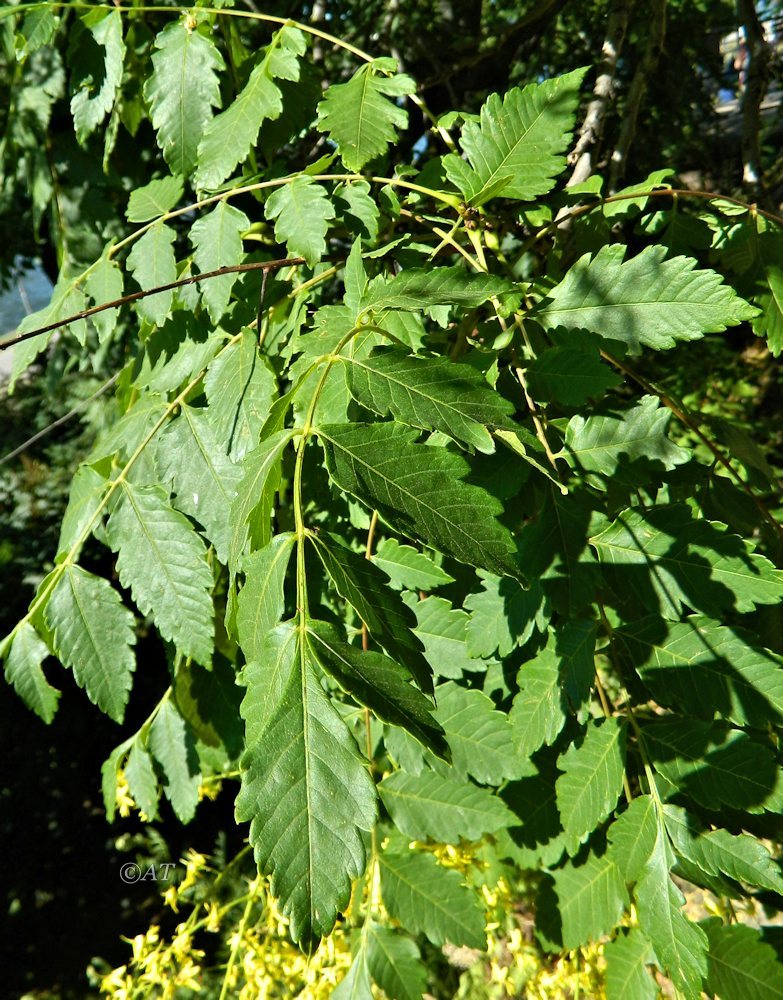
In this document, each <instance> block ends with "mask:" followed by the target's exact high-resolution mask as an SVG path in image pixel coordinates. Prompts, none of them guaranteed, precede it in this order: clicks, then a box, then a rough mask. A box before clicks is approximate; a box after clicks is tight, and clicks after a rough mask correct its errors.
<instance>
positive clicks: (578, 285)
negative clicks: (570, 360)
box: [531, 244, 756, 354]
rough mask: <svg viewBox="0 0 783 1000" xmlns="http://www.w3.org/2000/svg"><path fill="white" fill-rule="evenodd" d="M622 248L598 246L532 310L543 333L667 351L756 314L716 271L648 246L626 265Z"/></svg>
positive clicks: (634, 351)
mask: <svg viewBox="0 0 783 1000" xmlns="http://www.w3.org/2000/svg"><path fill="white" fill-rule="evenodd" d="M625 251H626V247H624V246H621V245H619V244H618V245H612V246H605V247H602V248H601V249H600V250H599V251H598V253H597V254H596V255H595V257H593V258H592V259H591V258H590V255H589V254H585V255H584V256H583V257H580V258H579V260H578V261H577V262H576V264H574V266H573V267H572V268H571V270H570V271H569V272H568V274H566V276H565V278H563V280H562V281H561V282H560V284H559V285H556V286H555V287H554V288H553V289H552V290H551V291H550V292H549V293H548V295H547V298H546V300H545V301H544V302H543V303H541V304H540V305H539V306H538V307H537V308H536V309H534V310H533V312H532V313H531V316H534V317H535V319H536V320H537V321H538V322H539V323H540V324H541V325H542V326H543V327H544V329H546V330H552V329H554V328H555V327H559V326H562V327H565V328H566V329H570V330H589V331H590V332H591V333H597V334H598V335H599V336H601V337H605V338H607V339H609V340H619V341H622V342H623V343H624V344H627V345H628V349H629V351H630V352H631V353H632V354H638V353H639V352H640V351H641V349H642V347H652V348H653V349H654V350H658V351H662V350H667V349H668V348H670V347H674V345H675V344H676V343H677V342H678V341H681V340H699V339H700V338H701V337H702V336H704V334H705V333H720V332H722V331H723V330H725V329H726V328H727V327H729V326H736V325H737V324H738V323H742V322H743V321H744V320H748V319H752V318H753V317H754V316H755V315H756V310H755V309H754V308H753V307H752V306H749V305H748V303H747V302H745V301H744V300H743V299H741V298H740V297H739V296H738V295H737V294H736V292H735V291H734V290H733V289H732V288H731V287H730V286H728V285H724V284H723V281H722V279H721V276H720V275H719V274H716V272H715V271H710V270H707V269H706V268H700V269H698V270H696V261H695V260H693V259H691V258H690V257H671V258H668V259H667V251H666V248H665V247H660V246H652V247H646V248H645V249H644V250H642V252H641V253H640V254H638V255H637V256H636V257H633V258H632V259H631V260H628V261H625V262H624V257H625Z"/></svg>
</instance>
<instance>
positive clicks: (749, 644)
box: [613, 616, 783, 729]
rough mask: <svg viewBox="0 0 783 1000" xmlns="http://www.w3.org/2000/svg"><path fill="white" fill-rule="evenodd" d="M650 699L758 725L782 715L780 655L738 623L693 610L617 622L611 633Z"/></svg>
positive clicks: (705, 716) (702, 715) (782, 663)
mask: <svg viewBox="0 0 783 1000" xmlns="http://www.w3.org/2000/svg"><path fill="white" fill-rule="evenodd" d="M613 637H614V641H615V643H616V645H617V648H618V649H619V651H621V653H622V655H623V658H624V659H625V660H626V661H627V662H628V664H632V666H633V668H634V669H635V670H636V671H637V672H638V673H639V675H640V677H641V678H642V680H643V681H644V683H645V685H646V686H647V687H648V688H649V690H650V691H652V693H653V695H654V696H655V699H656V701H657V702H658V703H659V704H661V705H663V706H666V707H669V708H678V709H680V710H681V711H684V712H687V713H692V714H693V715H695V716H698V717H700V718H702V719H712V718H713V716H714V715H715V712H718V713H719V714H720V715H722V716H723V718H725V719H728V720H729V721H730V722H735V723H737V725H740V726H746V725H747V726H755V727H756V728H758V729H764V728H766V726H767V725H768V723H770V722H772V721H775V720H777V721H778V722H780V721H781V720H782V719H783V657H780V656H779V655H778V654H777V653H772V652H770V651H769V650H767V649H762V648H761V647H760V646H759V645H758V644H757V642H756V641H755V640H754V636H753V635H752V634H751V633H750V632H746V631H745V630H744V629H741V628H736V627H734V626H732V627H731V628H729V627H728V626H725V625H720V624H718V622H714V621H711V620H710V619H708V618H699V617H696V616H693V617H691V618H688V619H687V620H686V621H684V622H676V623H675V622H665V621H662V620H661V619H660V618H658V617H657V616H649V617H647V618H642V619H641V620H639V621H635V622H630V623H628V624H622V625H620V626H619V627H618V628H617V629H616V630H615V632H614V634H613Z"/></svg>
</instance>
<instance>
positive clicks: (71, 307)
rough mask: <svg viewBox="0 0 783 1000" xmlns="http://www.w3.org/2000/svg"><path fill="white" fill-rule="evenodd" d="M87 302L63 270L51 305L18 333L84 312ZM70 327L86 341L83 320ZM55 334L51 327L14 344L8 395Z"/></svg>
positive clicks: (28, 319)
mask: <svg viewBox="0 0 783 1000" xmlns="http://www.w3.org/2000/svg"><path fill="white" fill-rule="evenodd" d="M85 304H86V303H85V301H84V293H83V292H82V291H81V290H80V289H79V288H77V287H76V282H75V281H73V280H71V279H70V278H69V277H67V275H66V272H65V271H61V272H60V275H59V277H58V278H57V284H56V285H55V286H54V289H53V291H52V298H51V301H50V302H49V305H48V306H45V307H44V308H43V309H39V310H38V312H34V313H30V314H29V315H28V316H25V317H24V319H23V320H22V321H21V323H20V324H19V325H18V326H17V328H16V333H17V334H22V333H29V332H30V331H31V330H37V329H38V328H39V327H41V326H48V325H49V324H50V323H56V322H57V321H58V320H61V319H65V318H66V317H68V316H71V315H74V314H75V313H78V312H81V311H82V310H83V309H84V308H85ZM69 329H70V331H71V332H72V333H73V334H74V335H75V336H76V339H77V340H78V341H79V342H80V343H84V340H85V337H86V336H87V325H86V323H85V321H84V320H80V321H77V322H75V323H71V324H70V327H69ZM53 335H54V331H52V330H50V331H49V332H48V333H40V334H37V335H36V336H35V337H30V339H29V340H25V341H23V342H22V343H21V344H17V345H16V346H15V347H14V352H13V368H12V369H11V378H10V379H9V382H8V395H9V396H10V395H11V394H12V393H13V391H14V387H15V386H16V382H17V379H18V378H19V376H20V375H21V374H22V372H24V371H26V370H27V368H28V367H29V366H30V365H31V364H32V363H33V361H35V359H36V358H37V357H38V355H39V354H40V353H41V351H43V350H45V349H46V347H47V346H48V344H49V341H50V340H51V339H52V336H53Z"/></svg>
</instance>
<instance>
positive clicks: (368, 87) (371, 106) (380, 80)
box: [317, 59, 416, 170]
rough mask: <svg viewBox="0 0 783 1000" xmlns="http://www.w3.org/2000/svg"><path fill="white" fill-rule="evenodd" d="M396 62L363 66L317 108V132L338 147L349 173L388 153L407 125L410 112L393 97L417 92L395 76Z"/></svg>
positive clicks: (409, 81) (399, 75)
mask: <svg viewBox="0 0 783 1000" xmlns="http://www.w3.org/2000/svg"><path fill="white" fill-rule="evenodd" d="M396 65H397V64H396V62H395V60H394V59H373V61H372V62H369V63H366V64H365V65H364V66H361V67H360V68H359V69H358V70H357V71H356V72H355V73H354V75H353V76H352V77H351V79H350V80H349V81H348V82H347V83H336V84H332V86H331V87H329V89H328V90H327V92H326V95H325V96H324V99H323V100H322V101H321V103H320V104H319V105H318V126H317V127H318V129H319V130H320V131H321V132H326V133H327V135H328V136H329V138H330V139H331V140H332V142H334V143H335V144H336V145H337V149H338V152H339V153H340V158H341V159H342V161H343V163H344V164H345V166H346V167H347V168H348V169H349V170H361V169H362V167H363V166H364V165H365V163H369V161H370V160H374V159H375V158H376V157H378V156H380V155H381V154H382V153H385V152H386V147H387V146H388V145H389V143H391V142H394V140H395V139H396V138H397V132H398V130H399V129H403V128H405V126H406V125H407V124H408V113H407V111H404V110H403V109H402V108H400V107H398V105H397V104H396V103H395V102H394V101H393V100H390V98H395V97H403V96H405V95H406V94H412V93H413V92H414V91H415V89H416V88H415V84H414V82H413V80H412V79H411V78H410V77H409V76H406V75H405V74H403V73H394V70H395V69H396Z"/></svg>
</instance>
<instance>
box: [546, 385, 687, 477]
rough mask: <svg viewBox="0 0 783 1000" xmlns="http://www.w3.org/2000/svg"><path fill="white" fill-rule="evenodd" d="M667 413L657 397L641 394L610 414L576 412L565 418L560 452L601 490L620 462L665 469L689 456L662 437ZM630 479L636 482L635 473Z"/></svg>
mask: <svg viewBox="0 0 783 1000" xmlns="http://www.w3.org/2000/svg"><path fill="white" fill-rule="evenodd" d="M671 415H672V414H671V410H669V409H667V408H666V407H665V406H661V405H660V404H659V402H658V397H657V396H643V397H642V399H641V400H640V401H639V402H638V403H637V404H636V406H632V407H630V408H628V409H624V410H622V411H620V412H617V413H614V414H613V413H606V414H603V413H601V414H593V415H592V416H589V417H582V416H580V415H578V414H577V415H576V416H574V417H571V419H570V420H569V421H568V426H567V427H566V433H565V444H564V446H563V451H562V454H563V456H564V457H565V459H566V461H567V462H568V464H569V465H570V466H571V467H572V468H577V469H582V470H583V471H584V472H586V473H588V475H587V482H589V483H590V485H591V486H595V487H597V488H598V489H602V490H605V489H607V488H608V486H609V484H610V481H616V480H617V478H618V477H617V475H616V473H617V468H618V465H620V463H622V464H623V465H625V464H626V463H628V462H637V461H639V460H642V461H644V462H654V463H655V465H656V467H660V466H663V468H664V469H666V471H667V472H669V471H671V470H672V469H673V468H675V466H677V465H682V464H683V462H687V461H688V460H689V459H690V457H691V455H690V452H688V451H686V449H685V448H680V447H678V446H677V445H675V444H672V442H671V441H670V440H669V438H668V437H667V436H666V431H667V428H668V426H669V421H670V419H671ZM629 475H631V476H633V475H634V473H633V472H631V473H628V472H625V477H626V478H628V476H629ZM633 481H634V483H636V482H638V481H639V477H638V474H636V477H635V478H634V480H633Z"/></svg>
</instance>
